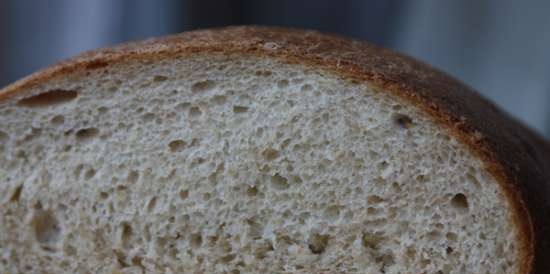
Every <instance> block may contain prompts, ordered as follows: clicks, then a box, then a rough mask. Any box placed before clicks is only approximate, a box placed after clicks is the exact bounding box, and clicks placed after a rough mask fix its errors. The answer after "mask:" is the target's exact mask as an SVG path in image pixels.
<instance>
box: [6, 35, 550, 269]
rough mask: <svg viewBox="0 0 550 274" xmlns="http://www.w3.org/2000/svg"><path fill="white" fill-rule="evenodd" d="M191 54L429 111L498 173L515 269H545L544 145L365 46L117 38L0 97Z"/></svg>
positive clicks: (431, 72)
mask: <svg viewBox="0 0 550 274" xmlns="http://www.w3.org/2000/svg"><path fill="white" fill-rule="evenodd" d="M193 54H222V55H253V56H259V57H264V58H273V59H277V60H280V61H283V62H287V63H295V64H303V65H306V66H310V67H315V68H318V69H321V70H323V71H326V72H328V73H333V74H336V75H338V76H341V77H344V78H347V79H351V80H352V81H358V82H367V83H369V84H370V85H373V86H375V87H378V88H380V89H381V90H383V91H386V92H390V93H391V94H393V95H395V96H398V97H400V98H402V99H404V100H406V101H408V102H410V103H412V104H415V105H416V106H418V107H420V108H421V109H422V110H424V111H425V112H426V113H428V114H429V115H431V117H433V119H434V120H435V121H437V122H438V123H440V124H441V125H442V126H444V127H445V128H447V129H448V130H449V131H450V132H451V134H453V135H454V136H455V137H456V138H457V139H459V140H461V141H462V142H463V143H464V144H466V145H467V147H468V148H469V149H470V151H471V152H472V153H474V154H476V155H477V156H478V157H479V158H481V159H482V161H483V162H484V163H485V165H486V168H487V169H488V171H489V172H490V173H491V174H492V175H493V176H494V177H496V178H497V180H498V182H499V183H500V184H501V187H502V189H503V190H504V192H505V194H506V198H507V199H508V201H509V202H510V204H511V205H512V208H513V220H514V222H515V224H516V226H517V227H518V228H519V230H518V231H519V235H518V237H519V239H520V242H521V244H520V245H521V246H520V248H521V250H520V256H521V258H520V272H519V273H521V274H528V273H529V274H543V273H547V270H548V269H550V145H549V144H548V143H547V141H546V140H545V139H544V138H542V137H540V136H539V135H538V134H537V133H535V132H533V131H532V130H531V129H529V128H527V127H526V126H524V125H522V124H521V123H520V122H518V121H516V120H515V119H513V118H512V117H510V116H509V115H508V114H506V113H504V112H503V111H501V110H500V109H498V108H497V107H496V106H495V105H493V104H492V103H491V102H489V101H487V100H486V99H484V98H482V97H481V96H480V95H479V94H478V93H477V92H475V91H474V90H472V89H471V88H469V87H467V86H466V85H464V84H462V83H460V82H459V81H457V80H455V79H454V78H452V77H450V76H448V75H446V74H444V73H442V72H440V71H438V70H436V69H434V68H432V67H430V66H428V65H426V64H424V63H421V62H419V61H416V60H414V59H412V58H409V57H407V56H404V55H401V54H398V53H396V52H393V51H391V50H387V49H383V48H380V47H377V46H374V45H372V44H368V43H365V42H359V41H356V40H351V39H347V38H342V37H338V36H335V35H328V34H322V33H319V32H315V31H303V30H295V29H285V28H274V27H258V26H246V27H227V28H219V29H209V30H198V31H191V32H186V33H182V34H178V35H173V36H167V37H162V38H154V39H150V40H145V41H141V42H134V43H128V44H123V45H119V46H115V47H111V48H105V49H99V50H95V51H90V52H87V53H84V54H81V55H79V56H77V57H75V58H72V59H69V60H67V61H64V62H61V63H58V64H56V65H53V66H51V67H49V68H46V69H45V70H42V71H40V72H37V73H35V74H33V75H31V76H29V77H26V78H24V79H22V80H20V81H18V82H16V83H14V84H12V85H10V86H7V87H5V88H4V89H2V90H0V100H5V99H7V98H9V97H11V96H13V95H16V94H19V93H20V92H21V91H24V90H27V89H28V88H30V87H33V86H36V85H40V84H41V83H44V82H46V81H51V80H54V79H58V78H62V77H65V76H67V75H71V74H76V73H87V72H90V71H92V70H101V69H103V70H108V69H109V66H110V65H112V64H116V63H124V62H131V61H144V62H150V61H154V60H159V59H164V58H175V57H181V56H188V55H193Z"/></svg>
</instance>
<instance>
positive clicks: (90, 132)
mask: <svg viewBox="0 0 550 274" xmlns="http://www.w3.org/2000/svg"><path fill="white" fill-rule="evenodd" d="M98 134H99V130H98V129H97V128H93V127H90V128H83V129H80V130H78V131H77V132H76V133H75V136H76V139H78V140H80V141H85V140H88V139H91V138H93V137H95V136H97V135H98Z"/></svg>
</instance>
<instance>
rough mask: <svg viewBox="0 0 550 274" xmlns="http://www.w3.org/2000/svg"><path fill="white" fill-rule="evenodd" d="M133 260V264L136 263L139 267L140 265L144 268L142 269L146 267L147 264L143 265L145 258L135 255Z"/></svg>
mask: <svg viewBox="0 0 550 274" xmlns="http://www.w3.org/2000/svg"><path fill="white" fill-rule="evenodd" d="M131 262H132V264H133V265H136V266H138V267H140V268H142V269H144V268H145V266H144V265H143V258H142V257H140V256H134V257H132V259H131Z"/></svg>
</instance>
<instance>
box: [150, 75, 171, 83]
mask: <svg viewBox="0 0 550 274" xmlns="http://www.w3.org/2000/svg"><path fill="white" fill-rule="evenodd" d="M166 80H168V77H166V76H162V75H155V77H153V82H164V81H166Z"/></svg>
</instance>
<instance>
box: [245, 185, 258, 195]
mask: <svg viewBox="0 0 550 274" xmlns="http://www.w3.org/2000/svg"><path fill="white" fill-rule="evenodd" d="M246 194H247V195H248V196H251V197H252V196H256V195H257V194H258V188H256V186H251V187H249V188H248V189H247V190H246Z"/></svg>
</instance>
